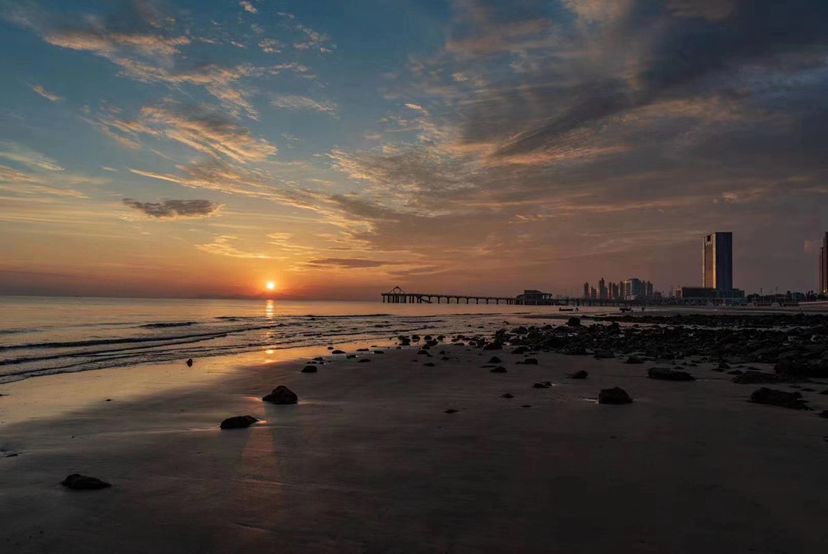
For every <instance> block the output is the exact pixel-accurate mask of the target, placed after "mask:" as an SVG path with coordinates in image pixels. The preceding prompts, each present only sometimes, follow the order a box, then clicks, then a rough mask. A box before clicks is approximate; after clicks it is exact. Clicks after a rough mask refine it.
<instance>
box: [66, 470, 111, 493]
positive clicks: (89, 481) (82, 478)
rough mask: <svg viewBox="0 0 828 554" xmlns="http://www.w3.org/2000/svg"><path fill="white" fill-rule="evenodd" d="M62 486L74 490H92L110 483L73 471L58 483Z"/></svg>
mask: <svg viewBox="0 0 828 554" xmlns="http://www.w3.org/2000/svg"><path fill="white" fill-rule="evenodd" d="M60 484H61V485H63V486H64V487H66V488H68V489H72V490H76V491H94V490H98V489H105V488H107V487H111V486H112V485H111V484H109V483H107V482H106V481H101V480H100V479H98V478H97V477H88V476H86V475H81V474H80V473H73V474H72V475H69V476H68V477H67V478H66V479H64V480H63V481H61V483H60Z"/></svg>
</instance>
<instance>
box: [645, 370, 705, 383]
mask: <svg viewBox="0 0 828 554" xmlns="http://www.w3.org/2000/svg"><path fill="white" fill-rule="evenodd" d="M647 377H649V378H650V379H658V380H661V381H695V380H696V378H695V377H693V376H692V375H690V374H689V373H687V372H686V371H675V370H673V369H669V368H666V367H651V368H650V369H649V371H647Z"/></svg>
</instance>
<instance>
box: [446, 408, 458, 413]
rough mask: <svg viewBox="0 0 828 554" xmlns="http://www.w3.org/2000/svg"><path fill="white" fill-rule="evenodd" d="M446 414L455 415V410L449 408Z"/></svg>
mask: <svg viewBox="0 0 828 554" xmlns="http://www.w3.org/2000/svg"><path fill="white" fill-rule="evenodd" d="M446 413H447V414H456V413H457V410H455V409H454V408H449V409H448V410H446Z"/></svg>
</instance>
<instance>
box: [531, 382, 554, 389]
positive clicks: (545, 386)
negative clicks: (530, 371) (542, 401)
mask: <svg viewBox="0 0 828 554" xmlns="http://www.w3.org/2000/svg"><path fill="white" fill-rule="evenodd" d="M551 386H552V382H551V381H544V382H542V383H535V384H534V385H532V388H534V389H548V388H550V387H551Z"/></svg>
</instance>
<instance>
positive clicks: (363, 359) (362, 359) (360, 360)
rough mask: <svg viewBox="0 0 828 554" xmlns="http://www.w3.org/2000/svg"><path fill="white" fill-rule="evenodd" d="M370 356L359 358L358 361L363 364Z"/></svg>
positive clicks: (368, 360)
mask: <svg viewBox="0 0 828 554" xmlns="http://www.w3.org/2000/svg"><path fill="white" fill-rule="evenodd" d="M370 361H371V358H360V359H359V363H361V364H364V363H365V362H370Z"/></svg>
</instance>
